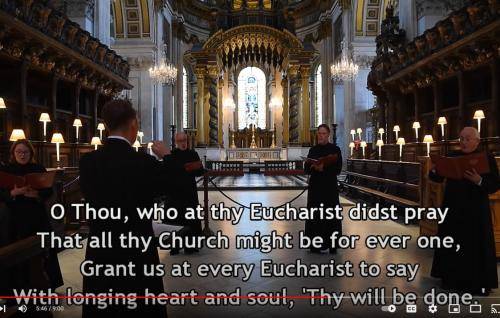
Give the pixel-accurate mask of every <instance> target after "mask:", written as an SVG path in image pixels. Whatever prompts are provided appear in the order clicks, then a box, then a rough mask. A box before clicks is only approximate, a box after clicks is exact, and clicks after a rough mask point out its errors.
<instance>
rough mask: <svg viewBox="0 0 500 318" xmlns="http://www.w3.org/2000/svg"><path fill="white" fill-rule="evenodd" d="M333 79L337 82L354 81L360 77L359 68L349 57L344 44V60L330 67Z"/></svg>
mask: <svg viewBox="0 0 500 318" xmlns="http://www.w3.org/2000/svg"><path fill="white" fill-rule="evenodd" d="M330 71H331V73H332V79H333V80H334V81H336V82H343V81H353V80H355V79H356V76H357V75H358V71H359V66H358V64H356V63H354V61H353V60H352V59H350V58H348V57H347V50H346V49H345V48H344V42H342V58H341V60H340V61H338V62H337V63H336V64H332V66H331V67H330Z"/></svg>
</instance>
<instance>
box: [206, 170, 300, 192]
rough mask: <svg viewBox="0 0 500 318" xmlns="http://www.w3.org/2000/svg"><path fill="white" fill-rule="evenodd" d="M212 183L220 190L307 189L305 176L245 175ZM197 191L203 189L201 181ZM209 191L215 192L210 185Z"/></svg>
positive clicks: (218, 179)
mask: <svg viewBox="0 0 500 318" xmlns="http://www.w3.org/2000/svg"><path fill="white" fill-rule="evenodd" d="M213 181H214V183H215V184H216V185H217V187H218V188H219V189H222V190H238V191H240V190H273V189H280V190H299V189H304V188H305V187H307V176H302V175H301V176H264V175H263V174H260V173H246V174H245V175H243V176H237V177H233V176H224V177H216V178H215V179H214V180H213ZM198 189H199V190H202V189H203V180H201V179H200V180H199V181H198ZM209 190H210V191H212V190H215V187H214V185H213V184H212V183H210V184H209Z"/></svg>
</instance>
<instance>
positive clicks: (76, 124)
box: [73, 118, 83, 143]
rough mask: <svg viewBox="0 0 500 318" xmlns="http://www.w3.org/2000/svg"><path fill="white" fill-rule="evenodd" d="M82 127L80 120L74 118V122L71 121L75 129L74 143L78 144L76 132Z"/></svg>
mask: <svg viewBox="0 0 500 318" xmlns="http://www.w3.org/2000/svg"><path fill="white" fill-rule="evenodd" d="M82 126H83V125H82V121H81V120H80V118H75V120H74V121H73V127H75V129H76V143H78V130H79V129H80V127H82Z"/></svg>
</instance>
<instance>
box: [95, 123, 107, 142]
mask: <svg viewBox="0 0 500 318" xmlns="http://www.w3.org/2000/svg"><path fill="white" fill-rule="evenodd" d="M97 130H99V138H101V140H102V131H103V130H106V128H105V127H104V124H103V123H99V124H98V125H97Z"/></svg>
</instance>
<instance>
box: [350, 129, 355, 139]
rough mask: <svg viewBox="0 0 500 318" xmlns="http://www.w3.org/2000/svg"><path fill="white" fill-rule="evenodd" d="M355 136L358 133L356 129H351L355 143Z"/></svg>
mask: <svg viewBox="0 0 500 318" xmlns="http://www.w3.org/2000/svg"><path fill="white" fill-rule="evenodd" d="M355 135H356V131H355V130H354V129H351V136H352V141H354V138H356V137H355Z"/></svg>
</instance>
